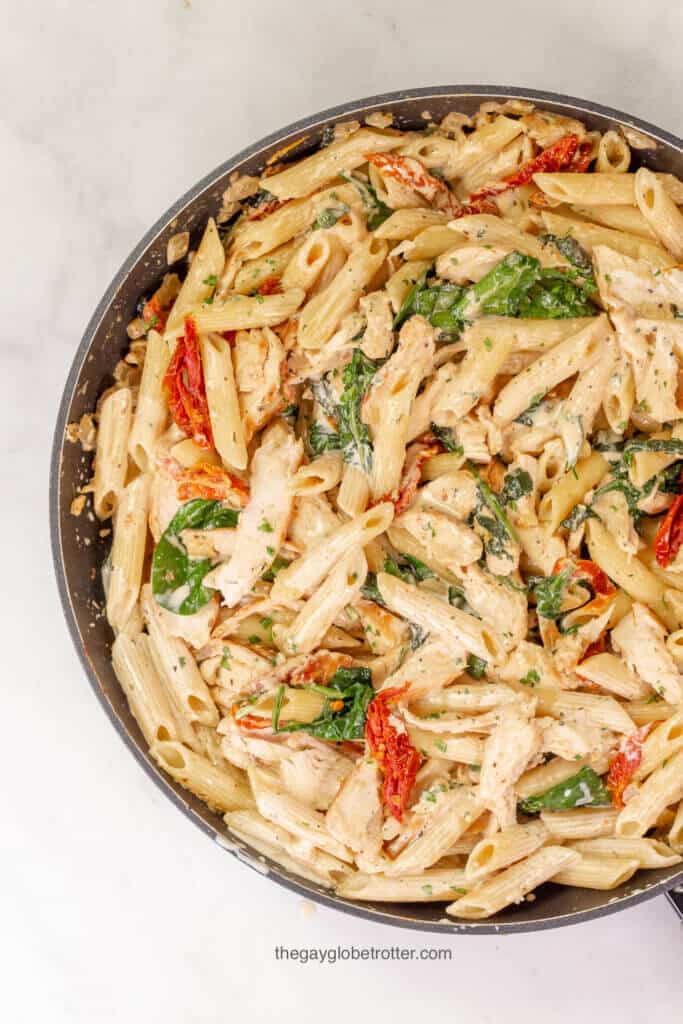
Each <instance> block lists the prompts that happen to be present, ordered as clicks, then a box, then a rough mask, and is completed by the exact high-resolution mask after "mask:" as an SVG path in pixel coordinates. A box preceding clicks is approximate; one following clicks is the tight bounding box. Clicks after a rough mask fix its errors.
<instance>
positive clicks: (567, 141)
mask: <svg viewBox="0 0 683 1024" xmlns="http://www.w3.org/2000/svg"><path fill="white" fill-rule="evenodd" d="M578 148H579V137H578V135H563V136H562V138H561V139H558V140H557V142H554V143H553V144H552V146H548V148H547V149H544V150H543V152H541V153H539V154H538V156H535V157H533V159H531V160H527V162H526V163H525V164H524V165H523V166H522V167H520V168H519V170H518V171H515V173H514V174H510V175H509V176H508V177H507V178H503V180H502V181H498V182H496V183H495V184H494V185H486V186H484V188H481V189H479V190H478V191H477V192H473V193H472V195H471V196H470V203H474V202H477V201H478V200H480V199H485V198H486V197H487V196H498V195H500V194H501V193H502V192H507V191H508V189H511V188H519V187H520V186H521V185H528V184H529V182H530V181H532V179H533V176H534V174H541V173H542V172H545V173H555V172H557V171H566V170H572V171H573V170H577V167H572V166H571V164H572V160H573V159H574V156H575V154H576V151H577V149H578ZM588 163H590V160H589V161H588ZM586 167H588V164H586ZM586 167H583V166H582V167H581V170H585V169H586Z"/></svg>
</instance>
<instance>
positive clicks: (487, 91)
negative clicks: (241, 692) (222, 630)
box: [49, 85, 683, 935]
mask: <svg viewBox="0 0 683 1024" xmlns="http://www.w3.org/2000/svg"><path fill="white" fill-rule="evenodd" d="M447 96H452V97H453V98H454V99H461V98H463V97H474V98H479V99H481V100H482V101H484V100H486V99H501V98H514V99H528V100H531V101H533V102H536V103H540V104H543V103H550V104H555V105H562V106H570V107H572V108H573V109H574V110H575V111H576V112H577V113H581V112H585V113H586V114H589V115H590V114H598V115H601V116H603V117H606V118H610V119H612V120H614V121H617V122H618V123H619V124H622V125H627V126H630V127H633V128H635V129H637V130H639V131H641V132H644V133H645V134H647V135H649V136H650V137H652V138H654V139H655V140H657V141H659V142H662V143H665V144H666V145H667V146H669V147H672V148H674V149H676V150H678V151H679V152H681V153H683V140H681V139H680V138H678V137H677V136H676V135H674V134H673V133H671V132H668V131H666V130H665V129H662V128H659V127H658V126H656V125H653V124H651V123H650V122H648V121H645V120H643V119H641V118H637V117H634V116H633V115H631V114H628V113H626V112H624V111H621V110H618V109H616V108H612V107H609V106H605V105H602V104H598V103H594V102H592V101H590V100H585V99H581V98H579V97H574V96H568V95H565V94H561V93H555V92H550V91H545V90H540V89H533V88H520V87H513V86H496V85H441V86H423V87H420V88H416V89H401V90H396V91H393V92H388V93H381V94H378V95H375V96H368V97H361V98H360V99H355V100H350V101H348V102H346V103H343V104H338V105H335V106H333V107H329V108H327V109H325V110H321V111H318V112H316V113H314V114H311V115H309V116H307V117H304V118H300V119H298V120H296V121H294V122H292V123H291V124H289V125H287V126H285V127H284V128H281V129H279V130H277V131H275V132H271V133H269V134H268V135H267V136H265V137H264V138H262V139H260V140H258V141H257V142H255V143H252V144H251V145H249V146H247V147H245V148H244V149H242V150H240V151H239V152H238V153H236V154H235V155H234V156H232V157H230V158H228V159H227V160H226V161H223V162H222V163H221V164H219V165H218V166H217V167H215V168H214V169H213V170H212V171H210V172H209V173H208V174H206V175H205V176H204V177H203V178H201V179H200V180H199V181H198V182H197V183H196V184H194V185H193V186H192V187H190V188H189V189H187V190H186V191H185V192H184V193H183V195H181V196H180V198H179V199H177V200H176V201H175V202H174V203H173V204H172V205H171V206H170V207H169V208H168V209H167V210H166V211H165V212H164V213H163V214H162V215H161V216H160V217H159V218H158V219H157V220H156V221H155V222H154V224H153V225H152V226H151V227H150V228H149V230H148V231H147V232H145V234H144V235H143V237H142V238H141V240H140V241H139V242H138V244H137V245H136V246H135V247H134V248H133V250H132V251H131V252H130V253H129V255H128V256H127V257H126V259H125V260H124V261H123V263H122V264H121V266H120V267H119V269H118V270H117V272H116V274H115V275H114V277H113V278H112V280H111V282H110V284H109V286H108V288H107V289H106V291H105V292H104V294H103V296H102V298H101V299H100V301H99V302H98V304H97V306H96V308H95V310H94V312H93V314H92V316H91V317H90V319H89V321H88V323H87V325H86V327H85V330H84V332H83V335H82V338H81V341H80V343H79V345H78V347H77V349H76V352H75V354H74V357H73V360H72V363H71V366H70V369H69V372H68V375H67V378H66V381H65V384H64V389H63V392H62V396H61V399H60V403H59V408H58V413H57V420H56V424H55V429H54V434H53V440H52V451H51V457H50V482H49V517H50V540H51V548H52V562H53V567H54V572H55V576H56V579H57V586H58V591H59V597H60V602H61V605H62V611H63V613H64V617H65V619H66V624H67V628H68V631H69V634H70V636H71V640H72V642H73V645H74V647H75V648H76V652H77V654H78V657H79V660H80V662H81V665H82V667H83V669H84V672H85V675H86V677H87V679H88V682H89V683H90V687H91V689H92V690H93V691H94V693H95V696H96V698H97V700H98V702H99V704H100V705H101V707H102V708H103V709H104V711H105V713H106V715H107V717H108V718H109V720H110V721H111V723H112V725H113V726H114V728H115V730H116V732H117V733H118V735H119V736H120V737H121V739H122V740H123V742H124V743H125V745H126V746H127V747H128V749H129V750H130V751H131V752H132V754H133V756H134V757H135V759H136V760H137V762H138V763H139V764H140V765H141V767H142V768H143V770H144V771H145V773H146V774H147V775H148V777H149V778H150V779H151V780H152V781H153V783H154V784H155V785H156V786H157V787H158V788H159V789H160V790H162V791H163V792H164V793H165V794H166V795H167V796H168V797H169V798H170V799H171V800H172V801H173V803H174V804H175V805H176V806H177V807H178V808H179V809H180V810H181V811H182V812H183V814H184V815H185V816H186V817H187V818H188V819H189V820H191V821H193V823H194V824H195V825H197V826H198V827H199V828H200V829H201V830H202V831H203V832H204V833H205V834H206V835H208V836H209V837H210V838H212V839H213V840H214V841H215V842H217V843H218V844H219V845H220V846H221V847H222V848H223V849H226V850H228V852H230V853H231V854H232V855H234V856H236V857H238V858H239V859H240V860H241V861H242V862H243V863H244V864H246V865H247V866H248V867H250V868H251V869H252V870H254V871H257V872H259V873H260V874H264V873H265V874H266V875H267V877H268V878H269V879H270V880H273V881H275V882H276V883H277V884H279V885H281V886H283V887H284V888H286V889H289V890H290V891H292V892H295V893H297V894H298V895H299V896H302V897H304V898H306V899H309V900H312V901H313V902H316V903H320V904H321V905H323V906H326V907H329V908H331V909H334V910H338V911H341V912H343V913H346V914H350V915H352V916H355V917H361V918H363V919H365V920H369V921H373V922H375V923H379V924H385V925H391V926H393V927H398V928H404V929H408V930H411V931H421V932H431V933H440V934H447V935H459V934H470V935H471V934H477V935H485V934H502V933H516V932H529V931H541V930H546V929H550V928H559V927H566V926H569V925H572V924H579V923H581V922H583V921H587V920H592V919H595V918H599V917H605V916H607V915H610V914H613V913H616V912H618V911H620V910H625V909H627V908H628V907H632V906H635V905H637V904H639V903H642V902H644V901H646V900H649V899H652V898H653V897H654V896H656V895H659V894H660V893H666V892H667V891H669V890H671V889H674V888H676V887H677V886H681V885H682V884H683V868H682V869H681V870H680V871H678V872H676V873H675V874H674V875H673V876H672V877H670V878H667V879H664V880H661V881H659V882H652V883H651V884H649V885H643V886H642V888H639V889H637V890H636V891H634V892H632V893H630V894H628V895H625V896H621V897H612V898H609V896H608V898H606V899H605V902H604V903H603V904H602V905H601V906H598V907H592V908H588V909H584V910H575V911H569V912H563V913H562V914H561V915H559V914H558V915H552V916H549V917H547V918H542V919H539V920H534V921H514V920H513V921H505V922H501V923H496V922H495V921H482V922H474V921H457V920H453V921H451V920H449V919H445V920H441V921H419V920H415V919H413V918H408V917H405V918H404V917H401V916H398V915H397V914H396V912H395V911H386V912H385V911H383V910H382V909H377V908H376V905H373V906H369V905H364V904H358V903H354V902H352V901H350V900H345V899H342V898H341V897H338V896H333V895H328V894H326V893H325V892H323V891H319V890H318V889H317V888H312V887H309V885H308V883H306V882H305V880H303V879H302V880H300V881H299V880H295V879H293V878H291V877H289V876H287V875H285V874H282V873H281V871H282V869H281V868H278V866H277V865H276V864H272V863H271V864H270V865H265V862H264V861H262V859H261V855H260V854H258V853H257V852H255V851H251V850H249V848H248V847H245V848H244V850H243V849H242V848H240V847H239V846H238V843H237V842H236V841H235V843H234V844H233V842H232V841H231V840H228V839H226V837H225V836H224V835H223V834H222V833H220V832H218V831H216V829H215V828H213V826H211V825H210V824H209V823H208V822H207V821H205V820H203V819H202V818H201V817H200V816H199V815H198V814H197V813H196V812H195V810H194V809H193V808H192V807H191V806H190V805H189V804H188V803H186V802H184V801H183V799H182V798H181V797H180V796H179V794H178V793H176V791H175V790H174V789H173V788H172V787H171V785H170V784H169V783H168V782H167V780H166V779H165V778H164V777H163V776H162V775H161V774H160V773H158V772H157V771H156V770H155V769H154V767H153V766H152V764H151V762H150V761H149V759H148V758H147V757H146V756H145V754H144V753H143V751H142V749H141V748H140V746H139V745H138V744H137V743H136V742H135V741H134V740H133V738H132V737H131V736H130V735H129V733H128V731H127V730H126V729H125V728H124V726H123V724H122V722H121V721H120V719H119V718H118V717H117V715H116V714H115V712H114V710H113V708H112V706H111V704H110V703H109V702H108V701H107V699H106V697H105V694H104V692H103V690H102V687H101V685H100V682H99V679H98V676H97V673H96V671H95V670H94V668H93V666H92V664H91V662H90V659H89V657H88V651H87V647H86V644H85V641H84V639H83V637H82V636H81V632H80V630H79V627H78V622H77V618H76V614H75V610H74V607H73V603H72V599H71V594H70V592H69V587H68V584H67V577H66V565H65V558H64V553H63V548H62V532H61V522H60V494H61V462H62V453H63V450H64V445H65V430H66V426H67V417H68V413H69V409H70V407H71V404H72V401H73V397H74V389H75V385H76V382H77V381H78V379H79V377H80V374H81V371H82V368H83V364H84V362H85V361H86V359H87V357H88V355H89V352H90V349H91V346H92V343H93V340H94V338H95V336H96V334H97V331H98V329H99V327H100V325H101V323H102V321H103V320H104V319H105V316H106V313H107V311H108V309H109V308H110V306H111V304H112V302H113V301H114V299H115V297H116V294H117V292H118V291H119V290H120V288H121V287H122V286H123V284H124V282H125V281H126V280H127V278H128V276H129V274H130V273H131V271H132V270H133V268H134V267H135V266H136V265H137V263H138V261H139V259H140V257H141V256H142V254H143V253H144V252H145V251H146V250H147V249H148V247H149V246H150V245H151V244H152V242H153V241H154V240H155V238H156V237H157V236H158V235H159V234H160V233H161V232H162V231H163V230H164V229H165V228H166V227H167V225H168V224H169V223H170V222H171V221H172V220H173V219H174V217H177V216H178V215H179V214H180V213H181V212H182V211H183V210H184V209H185V207H186V206H188V205H189V204H190V203H192V202H194V201H195V200H196V199H197V198H198V197H199V196H200V195H202V193H204V192H205V191H207V190H208V189H209V188H211V186H212V185H214V184H215V183H216V182H217V181H218V180H220V179H221V178H222V177H224V176H225V175H226V174H227V173H229V172H230V171H231V170H233V169H235V168H236V167H238V166H240V165H242V164H243V163H245V162H246V161H247V160H249V159H250V157H252V156H254V155H255V154H257V153H259V152H262V151H263V150H265V149H267V148H268V147H270V146H273V145H275V144H283V143H285V142H286V141H287V139H289V138H291V136H293V135H296V134H298V133H301V132H302V131H306V130H310V129H312V128H315V127H316V126H317V125H318V124H320V123H324V122H329V121H333V120H335V119H339V118H340V117H348V116H350V115H352V114H353V113H354V112H355V111H363V112H365V113H367V112H368V111H369V110H371V109H373V108H381V107H382V106H384V105H386V104H394V103H398V102H405V101H409V100H416V99H421V100H425V101H427V100H428V99H429V98H434V99H442V98H444V97H447ZM245 854H246V855H245ZM391 906H395V904H391Z"/></svg>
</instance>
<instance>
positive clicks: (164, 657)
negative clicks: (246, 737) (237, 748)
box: [141, 584, 218, 726]
mask: <svg viewBox="0 0 683 1024" xmlns="http://www.w3.org/2000/svg"><path fill="white" fill-rule="evenodd" d="M141 603H142V614H143V616H144V619H145V623H146V625H147V630H148V632H149V636H150V650H151V653H152V658H153V659H154V663H155V665H156V666H157V669H158V671H159V673H160V675H161V678H162V680H163V682H164V686H165V687H166V692H167V693H168V695H169V697H170V698H171V701H172V703H173V705H174V707H175V708H176V709H177V711H178V714H180V715H181V716H182V718H183V719H184V720H185V721H187V722H190V723H192V722H200V723H201V724H203V725H213V726H215V725H218V711H217V710H216V705H215V704H214V702H213V700H212V697H211V694H210V692H209V688H208V686H207V685H206V683H205V682H204V680H203V679H202V676H201V674H200V672H199V669H198V668H197V664H196V662H195V660H194V658H193V657H192V655H191V653H190V650H189V648H188V646H187V644H185V643H184V642H183V641H182V640H180V639H179V638H178V637H174V636H170V635H169V633H168V632H167V631H166V629H165V628H164V625H163V620H162V617H161V609H160V608H159V606H158V605H157V603H156V601H155V600H154V598H153V596H152V588H151V587H150V585H149V584H145V586H144V587H143V588H142V602H141Z"/></svg>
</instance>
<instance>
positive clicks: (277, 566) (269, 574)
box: [261, 555, 289, 583]
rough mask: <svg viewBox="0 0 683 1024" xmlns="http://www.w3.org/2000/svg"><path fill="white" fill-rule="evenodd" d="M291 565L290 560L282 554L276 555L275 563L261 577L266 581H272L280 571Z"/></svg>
mask: <svg viewBox="0 0 683 1024" xmlns="http://www.w3.org/2000/svg"><path fill="white" fill-rule="evenodd" d="M288 565H289V561H288V560H287V559H286V558H282V557H281V556H280V555H276V556H275V558H274V559H273V563H272V565H271V567H270V569H267V570H266V571H265V572H264V574H263V576H262V577H261V579H262V580H264V581H265V582H266V583H272V582H273V580H274V579H275V577H276V576H277V574H278V573H279V572H282V570H283V569H286V568H287V566H288Z"/></svg>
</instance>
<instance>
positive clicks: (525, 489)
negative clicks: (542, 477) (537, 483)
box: [500, 469, 534, 505]
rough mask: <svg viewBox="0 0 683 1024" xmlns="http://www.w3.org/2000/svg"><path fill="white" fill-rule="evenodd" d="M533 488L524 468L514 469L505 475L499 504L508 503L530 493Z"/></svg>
mask: <svg viewBox="0 0 683 1024" xmlns="http://www.w3.org/2000/svg"><path fill="white" fill-rule="evenodd" d="M533 489H534V485H533V482H532V480H531V477H530V476H529V474H528V473H527V471H526V470H525V469H515V470H513V471H512V472H511V473H507V474H506V475H505V479H504V480H503V488H502V490H501V492H500V503H501V505H510V504H513V503H514V502H516V501H519V500H520V498H523V497H525V495H527V494H531V492H532V491H533Z"/></svg>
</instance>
